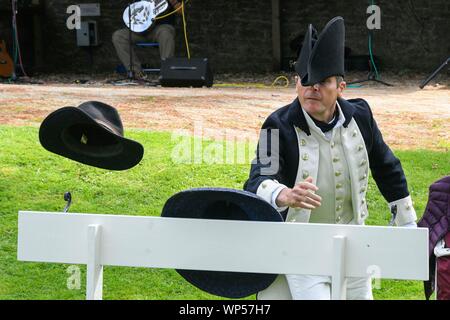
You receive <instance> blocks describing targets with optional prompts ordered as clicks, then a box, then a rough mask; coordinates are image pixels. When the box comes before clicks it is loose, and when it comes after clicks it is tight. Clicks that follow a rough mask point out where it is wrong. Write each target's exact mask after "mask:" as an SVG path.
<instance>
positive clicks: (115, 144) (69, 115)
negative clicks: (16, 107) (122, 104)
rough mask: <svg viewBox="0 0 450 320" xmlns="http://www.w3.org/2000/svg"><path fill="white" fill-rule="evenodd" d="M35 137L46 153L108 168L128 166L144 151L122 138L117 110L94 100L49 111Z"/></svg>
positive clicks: (118, 168) (139, 158) (134, 162)
mask: <svg viewBox="0 0 450 320" xmlns="http://www.w3.org/2000/svg"><path fill="white" fill-rule="evenodd" d="M39 140H40V142H41V144H42V146H43V147H44V148H45V149H47V150H48V151H50V152H53V153H56V154H58V155H61V156H63V157H66V158H69V159H72V160H75V161H77V162H81V163H84V164H87V165H90V166H94V167H98V168H102V169H109V170H125V169H129V168H131V167H133V166H135V165H136V164H138V163H139V162H140V161H141V159H142V156H143V154H144V148H143V147H142V145H141V144H140V143H138V142H135V141H133V140H130V139H126V138H124V136H123V126H122V121H121V120H120V117H119V113H118V112H117V110H116V109H115V108H114V107H111V106H109V105H107V104H104V103H102V102H97V101H89V102H85V103H83V104H81V105H79V106H78V107H64V108H61V109H58V110H56V111H54V112H52V113H51V114H49V115H48V116H47V118H45V120H44V121H43V122H42V124H41V126H40V129H39Z"/></svg>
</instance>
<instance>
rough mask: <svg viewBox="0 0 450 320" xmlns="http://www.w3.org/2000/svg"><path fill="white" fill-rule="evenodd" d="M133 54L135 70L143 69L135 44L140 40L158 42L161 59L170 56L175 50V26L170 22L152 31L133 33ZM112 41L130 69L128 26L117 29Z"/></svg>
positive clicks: (121, 58)
mask: <svg viewBox="0 0 450 320" xmlns="http://www.w3.org/2000/svg"><path fill="white" fill-rule="evenodd" d="M131 41H132V44H133V45H132V46H131V54H132V58H133V59H132V60H133V71H134V72H140V71H142V66H141V61H140V60H139V58H138V56H137V54H136V51H135V49H134V44H135V43H136V42H140V41H147V42H158V43H159V56H160V57H161V59H166V58H170V57H172V56H173V55H174V52H175V27H173V26H172V25H170V24H160V25H157V26H155V27H154V28H153V29H152V30H151V31H150V32H143V33H135V32H132V33H131ZM112 42H113V44H114V47H115V49H116V52H117V56H118V57H119V59H120V61H121V62H122V64H123V65H124V66H125V67H126V68H127V70H128V71H129V70H130V37H129V31H128V29H127V28H124V29H120V30H117V31H115V32H114V33H113V36H112Z"/></svg>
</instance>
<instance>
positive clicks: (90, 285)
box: [86, 224, 103, 300]
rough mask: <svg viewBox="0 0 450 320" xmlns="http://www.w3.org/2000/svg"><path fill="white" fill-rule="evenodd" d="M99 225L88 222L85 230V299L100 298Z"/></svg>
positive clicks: (101, 289)
mask: <svg viewBox="0 0 450 320" xmlns="http://www.w3.org/2000/svg"><path fill="white" fill-rule="evenodd" d="M101 230H102V229H101V226H100V225H97V224H90V225H89V226H88V230H87V238H88V239H87V244H88V246H87V251H88V255H87V276H86V300H102V294H103V265H101V263H100V257H101V252H100V241H101Z"/></svg>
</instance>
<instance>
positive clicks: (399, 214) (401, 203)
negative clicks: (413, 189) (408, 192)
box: [389, 196, 417, 226]
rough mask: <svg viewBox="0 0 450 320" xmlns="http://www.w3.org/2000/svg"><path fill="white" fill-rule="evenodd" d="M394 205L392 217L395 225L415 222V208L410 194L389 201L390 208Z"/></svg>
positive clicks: (407, 224)
mask: <svg viewBox="0 0 450 320" xmlns="http://www.w3.org/2000/svg"><path fill="white" fill-rule="evenodd" d="M394 206H396V207H397V209H396V211H395V210H394V212H396V213H395V214H394V216H393V217H392V218H393V219H394V222H395V224H396V225H397V226H409V224H411V223H413V222H414V223H415V222H416V220H417V215H416V210H414V207H413V203H412V199H411V196H407V197H405V198H403V199H400V200H396V201H393V202H390V203H389V208H390V209H391V212H392V208H393V207H394Z"/></svg>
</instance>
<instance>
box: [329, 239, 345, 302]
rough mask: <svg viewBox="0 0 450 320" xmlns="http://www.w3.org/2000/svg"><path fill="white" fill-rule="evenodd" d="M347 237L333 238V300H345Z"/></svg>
mask: <svg viewBox="0 0 450 320" xmlns="http://www.w3.org/2000/svg"><path fill="white" fill-rule="evenodd" d="M345 239H346V238H345V236H334V237H333V255H334V256H333V261H334V263H335V265H334V270H333V274H332V275H331V299H332V300H345V298H346V284H345Z"/></svg>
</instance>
